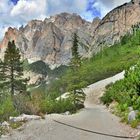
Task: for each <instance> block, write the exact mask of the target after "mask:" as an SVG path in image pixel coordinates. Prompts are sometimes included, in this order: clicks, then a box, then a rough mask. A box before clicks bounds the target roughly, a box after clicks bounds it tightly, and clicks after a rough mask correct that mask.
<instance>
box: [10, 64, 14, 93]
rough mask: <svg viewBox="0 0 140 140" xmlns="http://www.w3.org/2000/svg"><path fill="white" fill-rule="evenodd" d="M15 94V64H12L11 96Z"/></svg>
mask: <svg viewBox="0 0 140 140" xmlns="http://www.w3.org/2000/svg"><path fill="white" fill-rule="evenodd" d="M13 95H14V70H13V66H11V96H13Z"/></svg>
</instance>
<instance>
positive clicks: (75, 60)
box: [70, 33, 81, 70]
mask: <svg viewBox="0 0 140 140" xmlns="http://www.w3.org/2000/svg"><path fill="white" fill-rule="evenodd" d="M78 46H79V41H78V36H77V34H76V33H74V35H73V46H72V59H71V63H70V66H71V68H72V69H73V70H76V69H78V67H80V66H81V57H80V55H79V52H78Z"/></svg>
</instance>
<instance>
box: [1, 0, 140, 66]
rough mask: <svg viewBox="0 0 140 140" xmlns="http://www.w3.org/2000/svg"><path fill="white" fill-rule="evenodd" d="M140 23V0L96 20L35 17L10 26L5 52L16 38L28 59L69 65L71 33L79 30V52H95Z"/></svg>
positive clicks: (72, 17) (77, 16) (4, 44)
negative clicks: (24, 23)
mask: <svg viewBox="0 0 140 140" xmlns="http://www.w3.org/2000/svg"><path fill="white" fill-rule="evenodd" d="M138 23H140V0H132V1H131V2H129V3H125V4H123V5H121V6H119V7H117V8H115V9H113V10H112V11H111V12H109V13H108V14H107V15H106V16H105V17H104V18H103V19H102V20H100V19H99V18H95V19H94V20H93V22H88V21H86V20H84V19H82V18H81V17H80V16H79V15H77V14H69V13H61V14H57V15H55V16H51V17H50V18H46V19H45V20H44V21H41V20H32V21H30V22H29V23H27V25H26V26H25V27H23V26H21V27H20V28H19V29H16V28H11V27H9V29H8V31H7V32H6V34H5V37H4V39H3V40H2V42H1V43H0V48H1V54H3V52H4V50H5V48H6V46H7V43H8V41H9V40H13V39H14V40H15V42H16V45H17V46H18V47H19V49H20V51H21V54H22V56H23V57H24V58H27V59H28V60H29V62H35V61H40V60H42V61H44V62H45V63H47V64H48V65H49V66H50V67H51V68H52V69H53V68H55V67H56V66H60V65H66V64H68V63H69V61H70V58H71V47H72V34H73V33H74V32H77V34H78V36H79V40H80V44H81V46H80V48H79V52H80V54H81V55H82V56H83V57H85V56H90V55H93V54H94V53H97V52H98V51H100V50H101V49H102V47H104V46H111V45H112V44H114V43H115V42H118V41H119V40H120V38H121V37H122V36H124V35H125V34H126V33H128V32H131V27H132V25H135V24H138Z"/></svg>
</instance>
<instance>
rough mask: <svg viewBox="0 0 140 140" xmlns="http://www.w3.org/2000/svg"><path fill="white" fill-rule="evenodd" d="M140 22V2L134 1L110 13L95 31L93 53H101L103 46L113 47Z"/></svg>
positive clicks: (139, 0) (138, 0)
mask: <svg viewBox="0 0 140 140" xmlns="http://www.w3.org/2000/svg"><path fill="white" fill-rule="evenodd" d="M139 22H140V0H132V1H131V2H129V3H125V4H123V5H121V6H119V7H117V8H115V9H114V10H112V11H111V12H109V13H108V14H107V15H106V16H105V17H104V18H103V19H102V20H101V21H100V23H99V24H98V26H97V28H96V29H93V31H94V34H93V35H94V39H93V42H92V46H93V48H92V53H94V52H97V51H100V49H101V46H102V45H103V44H104V46H105V45H112V44H114V43H115V42H117V41H119V40H120V37H121V36H123V35H124V34H126V33H127V32H130V29H131V27H132V25H135V24H137V23H139Z"/></svg>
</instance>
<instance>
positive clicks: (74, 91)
mask: <svg viewBox="0 0 140 140" xmlns="http://www.w3.org/2000/svg"><path fill="white" fill-rule="evenodd" d="M78 47H79V41H78V36H77V34H76V33H74V35H73V46H72V59H71V62H70V67H71V71H70V73H69V78H68V79H67V82H68V83H69V84H68V90H69V91H70V97H71V98H72V99H73V101H74V104H75V105H79V104H83V101H84V99H85V94H84V92H83V90H82V87H83V85H84V84H85V82H81V81H80V77H79V75H78V71H79V68H80V66H81V57H80V55H79V52H78ZM71 74H72V75H71Z"/></svg>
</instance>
